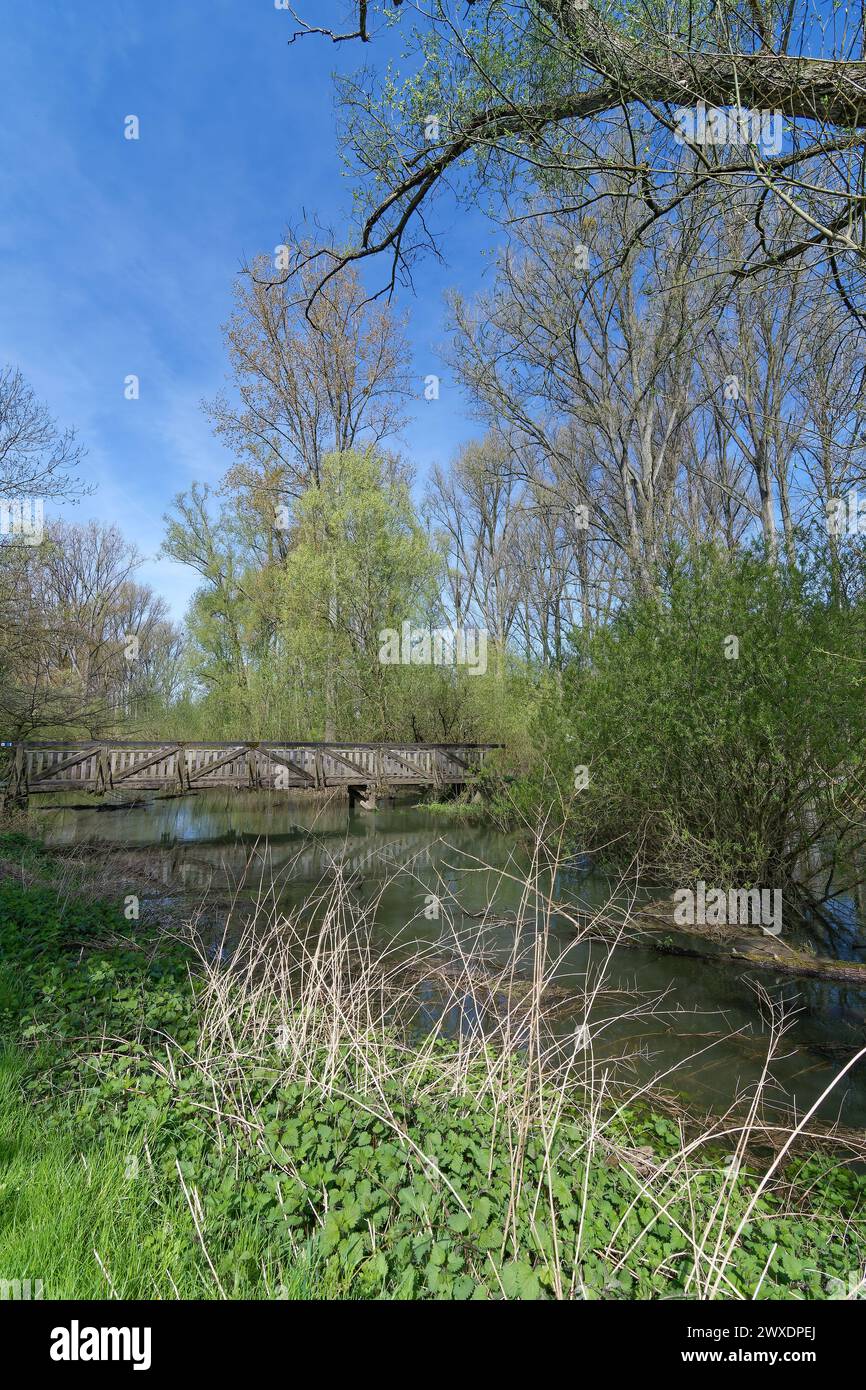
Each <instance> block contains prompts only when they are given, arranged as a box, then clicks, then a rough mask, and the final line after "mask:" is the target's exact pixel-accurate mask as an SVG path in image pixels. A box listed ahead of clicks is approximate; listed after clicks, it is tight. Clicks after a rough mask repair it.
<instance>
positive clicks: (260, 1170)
mask: <svg viewBox="0 0 866 1390" xmlns="http://www.w3.org/2000/svg"><path fill="white" fill-rule="evenodd" d="M49 878H50V874H47V875H46V878H45V881H44V882H41V883H37V884H31V885H30V886H25V885H23V884H22V883H20V882H17V881H16V880H15V879H14V878H7V879H6V880H4V881H2V882H0V945H2V967H3V968H2V984H0V1029H2V1035H3V1038H4V1040H5V1043H6V1049H7V1050H6V1052H5V1053H4V1054H3V1057H2V1068H0V1125H2V1136H3V1137H2V1147H0V1278H6V1279H9V1280H13V1279H16V1278H17V1279H24V1278H28V1277H29V1278H31V1279H32V1280H35V1279H41V1280H42V1281H43V1285H44V1290H45V1296H46V1297H65V1296H69V1297H73V1296H74V1297H110V1296H113V1295H115V1294H116V1295H117V1296H120V1297H124V1298H131V1297H143V1298H150V1297H182V1298H191V1297H203V1296H213V1297H229V1298H232V1297H261V1298H278V1297H340V1296H350V1297H353V1298H357V1297H372V1298H382V1297H384V1298H419V1297H420V1298H424V1297H436V1298H461V1299H465V1298H482V1299H484V1298H501V1297H522V1298H538V1297H557V1298H559V1297H562V1298H567V1297H580V1298H612V1299H629V1298H734V1299H737V1298H753V1297H760V1298H763V1297H773V1298H794V1299H799V1298H804V1297H817V1298H821V1297H829V1296H838V1295H839V1294H840V1292H842V1293H844V1294H845V1295H846V1296H855V1295H856V1293H857V1292H858V1290H859V1289H861V1288H862V1284H861V1283H860V1281H861V1278H862V1274H863V1267H864V1262H866V1227H864V1220H866V1180H864V1179H863V1178H862V1177H860V1176H858V1175H857V1174H856V1173H854V1172H853V1171H851V1169H850V1168H848V1167H846V1166H845V1165H844V1164H843V1163H840V1161H839V1157H840V1155H839V1154H838V1153H834V1152H832V1151H828V1152H823V1151H813V1152H810V1153H808V1154H804V1153H803V1152H802V1151H800V1150H797V1157H796V1158H795V1157H794V1156H793V1155H794V1152H795V1149H794V1139H795V1137H796V1138H798V1139H800V1138H802V1136H803V1135H804V1134H805V1133H806V1132H807V1130H808V1116H807V1117H804V1120H803V1121H801V1123H800V1125H799V1126H798V1133H797V1135H796V1136H795V1134H794V1132H793V1131H792V1132H791V1134H790V1135H789V1136H780V1135H779V1133H778V1128H777V1127H773V1126H767V1125H765V1124H764V1122H763V1120H762V1115H761V1102H760V1096H758V1095H755V1096H752V1097H750V1098H748V1099H747V1104H746V1111H745V1114H744V1115H741V1116H740V1117H739V1118H735V1117H734V1116H733V1115H729V1116H726V1117H723V1118H721V1119H720V1120H718V1121H717V1122H715V1123H713V1124H710V1125H707V1126H704V1127H702V1128H700V1129H698V1130H695V1129H694V1128H693V1127H690V1126H688V1125H687V1124H686V1123H685V1122H684V1121H682V1120H674V1119H672V1118H670V1117H669V1116H667V1115H664V1114H660V1113H654V1112H653V1111H652V1110H651V1109H650V1107H649V1106H648V1105H647V1104H646V1101H645V1098H643V1097H642V1096H641V1095H640V1094H639V1093H634V1094H631V1095H627V1094H624V1093H623V1091H622V1089H621V1088H620V1087H618V1086H616V1085H615V1084H614V1078H613V1077H612V1076H611V1074H610V1071H609V1069H608V1068H607V1066H606V1065H605V1066H604V1067H602V1066H601V1065H600V1064H599V1063H597V1062H596V1061H595V1058H594V1048H593V1037H592V1030H591V1027H590V1028H586V1027H583V1028H579V1029H577V1030H575V1033H574V1034H573V1036H571V1037H569V1038H568V1039H566V1040H563V1039H562V1037H561V1036H560V1037H558V1038H556V1039H554V1038H553V1036H552V1035H551V1033H550V1031H549V1029H548V1020H547V1017H546V1012H545V999H546V995H547V984H548V971H549V962H548V960H547V957H546V954H545V951H546V943H545V940H544V933H543V931H542V932H541V933H538V934H537V935H536V937H535V939H534V944H533V946H532V951H533V956H532V960H531V962H530V970H529V978H528V981H527V982H526V987H525V988H523V989H520V990H517V989H514V990H510V991H506V988H505V980H506V979H507V977H508V976H509V974H510V977H511V978H512V980H513V979H514V976H515V969H514V963H512V964H511V966H506V967H505V968H504V970H503V969H502V968H501V967H500V970H499V974H498V975H497V977H496V978H491V976H490V973H489V971H488V973H487V974H486V975H482V974H481V973H480V963H479V959H478V958H476V957H473V956H472V954H471V945H468V944H467V942H466V941H465V940H464V939H462V938H459V937H457V936H456V935H455V938H454V941H453V951H452V958H453V961H456V963H457V964H456V968H453V969H452V968H450V967H449V970H448V971H447V972H446V973H444V974H443V973H442V971H441V969H440V966H439V964H438V962H440V961H441V954H442V952H441V946H440V947H439V948H438V952H437V955H436V957H435V958H434V957H433V956H432V955H428V956H427V957H425V956H424V954H423V951H422V950H421V948H419V950H418V952H416V954H415V955H414V956H413V957H411V959H408V960H407V958H406V956H405V953H404V954H402V955H398V954H392V953H388V952H385V953H384V954H381V953H374V951H373V950H372V947H371V945H370V931H369V927H370V921H369V917H368V915H367V914H368V913H369V910H370V909H369V908H368V909H366V910H362V909H361V908H359V907H358V906H357V904H356V903H355V902H354V900H352V899H351V897H350V896H349V895H347V893H346V892H345V890H344V888H343V886H342V885H341V884H340V883H339V882H337V883H336V884H335V883H333V882H329V884H328V885H327V886H326V887H323V888H322V890H321V892H320V893H319V894H318V895H315V898H314V900H312V901H311V902H310V903H308V904H307V905H305V907H304V908H303V909H300V910H299V911H298V912H297V913H296V914H295V915H294V916H293V917H290V918H286V917H283V916H280V915H278V914H277V913H275V912H274V913H268V912H266V911H264V909H263V908H261V909H260V911H259V913H258V914H257V917H256V919H255V921H254V922H252V923H251V924H249V925H248V926H247V928H246V929H245V930H243V931H241V932H240V934H239V935H238V936H235V937H233V939H232V943H231V945H232V951H231V964H230V966H229V967H226V966H225V965H222V964H220V963H219V961H220V958H221V956H222V955H223V952H222V951H221V950H220V949H219V948H220V946H221V945H224V944H225V943H220V942H208V943H198V942H197V941H196V940H195V938H194V936H193V935H192V934H190V935H189V937H188V939H186V940H183V941H181V940H178V939H176V938H172V937H168V936H166V935H165V934H163V933H160V932H158V931H156V930H153V929H142V928H141V927H140V926H138V925H136V926H135V929H134V930H133V929H132V926H131V924H130V923H128V922H126V921H125V919H124V916H123V911H122V906H121V905H119V904H114V903H111V902H108V901H90V900H88V899H86V898H84V897H82V896H80V895H77V896H75V895H70V894H67V893H62V892H58V890H57V888H56V886H54V885H52V883H51V882H50V881H49ZM588 984H589V987H590V988H591V989H593V990H597V989H598V983H597V982H588ZM419 1000H420V1001H421V1002H420V1003H419ZM589 1002H590V1001H589V1000H588V1001H587V1017H588V1018H589V1017H590V1009H589ZM455 1013H457V1014H459V1019H458V1025H457V1027H456V1028H454V1027H453V1024H454V1019H455ZM446 1021H449V1030H448V1031H447V1032H446V1028H445V1023H446ZM771 1050H772V1043H771ZM769 1075H770V1071H769V1068H768V1078H769ZM848 1156H849V1155H848V1154H845V1155H844V1157H848ZM852 1291H853V1292H852Z"/></svg>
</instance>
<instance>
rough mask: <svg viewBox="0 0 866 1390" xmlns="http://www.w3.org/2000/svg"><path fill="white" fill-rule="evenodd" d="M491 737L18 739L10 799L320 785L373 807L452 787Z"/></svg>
mask: <svg viewBox="0 0 866 1390" xmlns="http://www.w3.org/2000/svg"><path fill="white" fill-rule="evenodd" d="M495 746H496V745H495V744H476V743H277V742H271V741H269V742H260V743H116V742H105V741H92V742H90V743H40V744H25V743H19V744H16V746H15V752H14V760H13V766H12V771H11V776H10V778H9V782H8V784H7V791H8V795H10V796H11V797H12V798H19V797H26V796H28V795H29V796H32V795H34V794H35V793H37V792H57V791H70V790H81V791H94V792H110V791H114V790H115V789H117V790H120V789H123V790H124V791H126V790H127V789H128V790H129V791H135V790H141V791H175V792H185V791H197V790H199V789H201V788H206V787H237V788H247V789H249V790H257V789H259V788H261V789H272V790H275V791H303V790H306V791H325V790H329V789H330V788H334V787H343V788H345V789H346V790H347V791H348V793H349V800H350V803H352V804H354V802H355V801H356V800H358V799H360V800H361V804H362V805H363V806H364V808H365V809H368V810H370V809H373V808H374V807H375V805H376V797H377V795H382V794H385V795H388V794H390V793H392V792H393V791H396V790H398V789H399V788H400V787H447V786H459V785H460V784H461V783H464V782H466V781H468V780H469V779H470V777H471V776H472V775H473V774H474V773H475V772H476V771H477V770H478V768H479V767H480V766H481V764H482V762H483V761H484V758H485V755H486V754H487V753H489V752H490V750H491V749H492V748H494V747H495Z"/></svg>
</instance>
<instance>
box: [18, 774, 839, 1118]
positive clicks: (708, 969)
mask: <svg viewBox="0 0 866 1390" xmlns="http://www.w3.org/2000/svg"><path fill="white" fill-rule="evenodd" d="M44 815H45V821H46V828H47V833H48V838H49V842H50V843H52V844H54V845H58V846H63V845H66V846H73V845H80V844H83V843H86V842H88V841H98V842H99V843H100V844H102V845H104V846H105V849H106V853H110V852H111V851H112V850H121V849H122V850H123V851H125V852H126V853H130V852H132V853H133V855H138V854H140V855H141V857H142V860H143V861H145V862H146V863H147V864H148V866H149V867H150V868H153V867H154V866H156V867H157V868H158V869H159V872H160V874H161V876H162V878H163V879H164V881H165V882H166V883H172V884H177V883H180V884H181V885H182V886H183V889H184V890H185V891H186V892H188V893H189V894H190V895H192V898H193V900H194V901H195V900H197V899H199V898H201V897H204V896H205V895H208V896H209V897H210V898H211V899H215V900H220V898H221V897H222V898H223V899H226V900H227V899H228V897H229V895H231V896H234V897H235V898H236V899H238V900H239V901H240V903H241V905H242V906H243V904H244V903H245V902H250V903H251V902H252V901H253V900H254V899H255V898H256V897H257V896H259V895H261V894H262V893H264V894H265V896H267V897H271V898H273V899H275V900H277V901H278V902H279V904H280V907H281V909H283V910H288V909H289V908H291V907H292V906H296V905H299V904H300V903H301V902H303V901H304V900H305V899H306V898H307V897H308V895H309V894H310V892H311V891H312V890H314V889H315V888H316V887H317V886H320V885H321V884H322V883H323V882H327V881H328V880H329V878H332V877H333V876H334V875H337V874H339V875H342V878H343V881H344V882H345V883H346V885H347V887H348V889H349V891H350V892H351V893H352V894H353V895H354V897H355V900H356V901H357V903H358V904H359V906H361V907H367V908H368V909H369V910H370V912H371V915H373V914H374V916H375V933H376V935H377V937H378V938H379V940H380V941H381V942H382V943H385V942H397V943H403V949H405V951H406V952H407V953H408V951H409V950H410V948H411V943H412V942H414V941H422V942H424V943H426V944H427V945H428V946H430V947H431V948H440V947H441V949H442V950H443V951H446V952H447V951H448V950H449V949H453V939H454V926H453V925H452V924H453V923H454V922H455V921H457V922H458V923H459V922H462V923H463V924H464V925H465V928H466V930H467V931H468V930H470V929H471V930H478V929H479V928H480V927H481V926H482V924H483V923H484V922H485V921H487V922H488V923H489V925H486V926H484V927H483V932H484V943H483V944H484V951H485V954H486V955H487V957H488V958H489V960H490V961H491V964H492V965H493V966H495V965H496V963H497V962H505V961H507V960H508V959H509V955H510V953H511V951H512V948H513V944H514V932H515V927H514V917H515V914H518V913H519V912H522V915H523V921H524V928H523V933H524V935H525V936H526V938H527V941H526V944H527V948H528V949H527V963H526V969H527V970H529V969H530V968H531V954H532V952H531V945H532V929H533V913H532V910H531V906H532V905H531V904H530V911H529V912H528V913H527V912H526V911H525V908H526V901H525V889H524V888H523V887H522V883H523V880H524V873H525V870H526V868H527V865H528V862H529V854H528V851H527V850H526V849H524V848H522V847H521V846H520V845H518V844H517V842H516V841H515V840H514V839H513V838H512V837H510V836H507V835H502V834H500V833H498V832H497V831H495V830H493V829H490V828H489V827H478V826H466V825H452V824H450V823H449V824H443V822H442V821H441V820H438V819H436V818H435V817H432V816H431V815H430V814H429V813H428V812H425V811H424V810H423V809H422V808H419V807H413V806H412V805H411V803H410V802H404V803H402V804H398V805H397V806H396V807H394V808H393V809H383V810H380V811H378V812H376V813H374V814H369V813H365V812H361V811H354V812H351V813H350V811H349V809H348V805H347V803H346V802H345V801H341V800H334V801H331V802H328V803H323V802H322V801H320V800H318V799H317V798H315V797H313V796H303V795H298V796H294V797H289V796H287V795H285V794H280V793H276V794H273V793H256V794H250V793H237V792H232V791H214V792H210V793H200V794H198V795H196V796H191V797H179V798H176V799H173V800H162V801H159V800H154V801H152V802H151V803H149V804H148V805H145V806H139V807H134V808H131V809H125V810H118V811H110V812H109V811H99V810H97V809H93V810H77V809H76V810H52V811H45V812H44ZM541 887H542V890H543V891H545V892H549V893H550V894H551V896H552V897H553V898H554V899H556V900H562V899H567V900H569V901H571V902H579V903H580V904H582V906H584V907H585V908H587V909H592V908H602V907H603V906H604V905H605V904H606V903H608V901H609V900H610V898H611V895H612V894H614V895H615V894H616V892H617V885H616V884H615V883H613V882H612V881H611V880H610V879H608V878H606V877H605V876H604V875H602V874H599V873H597V872H593V871H592V870H591V869H589V868H588V867H587V865H586V864H582V863H581V862H579V861H576V862H575V863H573V864H571V865H569V866H568V867H567V868H564V869H561V870H560V871H559V874H558V875H557V878H556V881H555V882H552V883H545V882H543V883H542V884H541ZM619 891H620V895H621V896H622V895H623V893H624V890H623V889H622V888H620V890H619ZM632 895H633V896H635V897H636V898H637V900H638V901H640V900H642V899H647V898H650V897H652V896H654V895H655V890H653V889H652V887H651V886H643V887H641V889H640V890H639V891H638V892H636V893H634V892H633V893H632ZM491 905H492V906H491ZM236 910H237V909H236ZM485 912H486V913H487V917H486V919H485V917H484V915H483V914H485ZM834 921H838V923H839V926H838V927H837V928H836V935H837V938H838V939H837V940H835V941H833V942H831V943H829V944H830V945H831V946H832V947H833V952H832V953H837V954H839V955H841V956H843V957H847V958H855V959H856V958H858V956H859V953H860V952H861V951H862V947H861V945H860V943H859V940H858V938H857V917H856V903H854V902H853V901H851V902H848V901H846V900H845V899H844V898H843V899H841V900H840V902H839V903H838V904H837V908H836V911H835V913H834ZM551 935H552V942H551V945H552V947H553V948H554V950H555V951H558V952H559V953H561V958H560V960H559V964H558V967H557V970H556V980H557V982H558V983H559V984H561V985H562V987H563V992H565V991H566V990H567V989H574V988H577V987H581V988H582V986H583V983H584V981H585V978H586V975H587V972H592V971H593V970H596V969H598V968H599V967H600V966H601V964H602V963H603V962H604V960H605V958H606V955H607V950H606V947H605V946H604V945H603V944H602V943H598V942H595V943H589V942H587V941H581V942H579V943H577V944H575V943H574V936H575V933H574V929H573V927H572V926H571V925H570V924H569V923H567V922H565V921H562V920H561V919H554V920H553V923H552V933H551ZM721 950H722V948H720V949H719V954H718V956H717V958H715V959H714V958H712V957H708V958H694V957H689V956H681V955H666V954H662V953H660V952H658V951H657V950H653V949H650V948H647V947H630V948H628V949H625V948H618V949H617V951H616V953H615V954H614V957H613V961H612V964H611V965H610V966H609V968H608V969H607V971H606V989H607V991H608V992H607V994H605V996H604V997H603V998H602V999H601V1000H600V1002H599V1006H598V1007H599V1010H600V1012H599V1013H598V1015H597V1016H594V1026H595V1025H598V1026H600V1027H601V1044H600V1047H601V1048H602V1049H603V1050H606V1053H607V1054H608V1055H609V1056H610V1057H611V1058H617V1059H618V1063H619V1065H620V1066H623V1065H626V1064H627V1066H628V1068H629V1069H630V1071H631V1073H632V1074H633V1075H634V1076H635V1077H637V1078H639V1079H640V1080H642V1081H647V1080H649V1079H650V1078H652V1077H654V1076H656V1075H658V1074H660V1073H665V1074H666V1077H665V1086H666V1088H667V1089H668V1090H670V1091H672V1092H676V1093H679V1094H682V1095H683V1096H684V1097H685V1098H687V1099H688V1100H690V1101H693V1102H697V1103H699V1104H701V1105H706V1106H708V1107H710V1108H713V1109H720V1108H723V1107H725V1106H727V1105H728V1104H729V1102H730V1101H731V1099H732V1098H733V1097H734V1095H736V1094H737V1093H739V1092H741V1091H742V1090H743V1089H744V1088H746V1087H748V1086H749V1085H751V1084H753V1083H754V1082H755V1081H756V1080H757V1079H758V1077H759V1075H760V1071H761V1065H762V1061H763V1057H764V1054H765V1049H766V1041H767V1023H766V1018H765V1016H764V1014H763V1012H762V1009H761V1007H760V1004H759V999H758V994H757V991H756V986H760V987H762V988H763V989H764V990H766V991H768V992H769V994H770V996H771V997H772V998H773V999H774V1000H775V1001H777V1002H782V1001H784V1002H786V1003H787V1004H788V1005H789V1007H790V1008H791V1009H792V1010H796V1021H795V1024H794V1026H793V1029H792V1032H791V1033H790V1034H789V1037H788V1043H789V1044H790V1046H786V1048H785V1049H783V1050H784V1051H785V1052H786V1053H787V1055H786V1056H785V1057H784V1058H783V1059H782V1060H780V1061H778V1062H777V1063H776V1064H775V1067H774V1072H775V1076H776V1079H777V1082H778V1087H777V1090H776V1092H775V1098H776V1100H777V1102H778V1104H779V1105H780V1106H785V1107H790V1108H792V1109H797V1110H798V1111H799V1112H800V1113H802V1111H803V1110H804V1109H806V1108H808V1106H809V1105H810V1104H811V1103H812V1102H813V1100H814V1099H815V1098H816V1097H817V1096H818V1095H819V1094H820V1093H821V1091H822V1090H823V1089H824V1087H826V1086H827V1085H828V1084H829V1082H830V1081H831V1080H832V1078H833V1076H834V1075H835V1074H836V1072H837V1071H838V1069H839V1067H840V1066H841V1065H842V1063H843V1062H844V1060H846V1059H847V1057H849V1056H850V1055H851V1054H852V1053H853V1052H854V1051H856V1050H857V1048H858V1047H859V1046H861V1045H862V1042H863V1040H864V1033H866V1028H864V1022H866V994H864V992H863V991H858V990H854V989H851V988H846V987H844V986H840V985H839V984H837V983H832V984H825V983H823V982H821V981H819V980H807V979H803V980H800V979H792V978H791V977H788V976H780V977H775V976H773V975H772V974H770V973H769V972H766V971H743V970H741V969H740V968H739V967H738V966H736V965H733V964H731V963H730V961H729V958H728V957H727V956H725V957H723V956H722V954H721ZM424 988H426V989H428V990H429V986H424ZM617 992H619V993H617ZM634 994H637V995H639V996H640V997H641V999H642V1000H644V1001H647V1004H648V1011H645V1012H642V1011H640V1010H631V1011H630V1010H629V1009H628V1008H625V1009H624V1008H623V1007H622V999H623V998H627V997H630V996H631V995H634ZM653 1000H655V1001H656V1002H655V1003H654V1004H651V1001H653ZM422 1002H424V1003H425V1005H428V1004H429V1007H430V1008H431V1009H432V1008H433V1001H432V999H431V1000H425V1001H422ZM650 1004H651V1006H650ZM466 1017H467V1015H465V1014H464V1016H463V1024H464V1026H465V1023H466ZM558 1026H560V1027H561V1029H562V1032H563V1034H565V1033H566V1032H568V1030H573V1029H574V1027H575V1018H574V1017H573V1016H569V1013H568V1010H567V1009H564V1010H563V1018H562V1020H561V1022H560V1024H559V1025H558ZM696 1053H699V1054H700V1055H699V1056H697V1057H696V1056H695V1054H696ZM822 1113H823V1117H824V1118H825V1119H834V1118H836V1117H839V1118H840V1119H841V1120H842V1121H843V1122H844V1123H846V1124H848V1125H852V1126H858V1127H859V1126H863V1125H864V1124H866V1068H864V1067H863V1066H862V1065H860V1066H859V1067H858V1068H857V1069H856V1071H855V1073H854V1074H852V1075H850V1076H848V1077H846V1078H845V1079H844V1080H843V1082H842V1083H841V1084H840V1085H839V1087H838V1088H837V1089H836V1090H835V1091H834V1092H833V1096H832V1098H831V1100H830V1101H829V1102H828V1103H827V1104H826V1105H825V1108H824V1111H823V1112H822Z"/></svg>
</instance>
